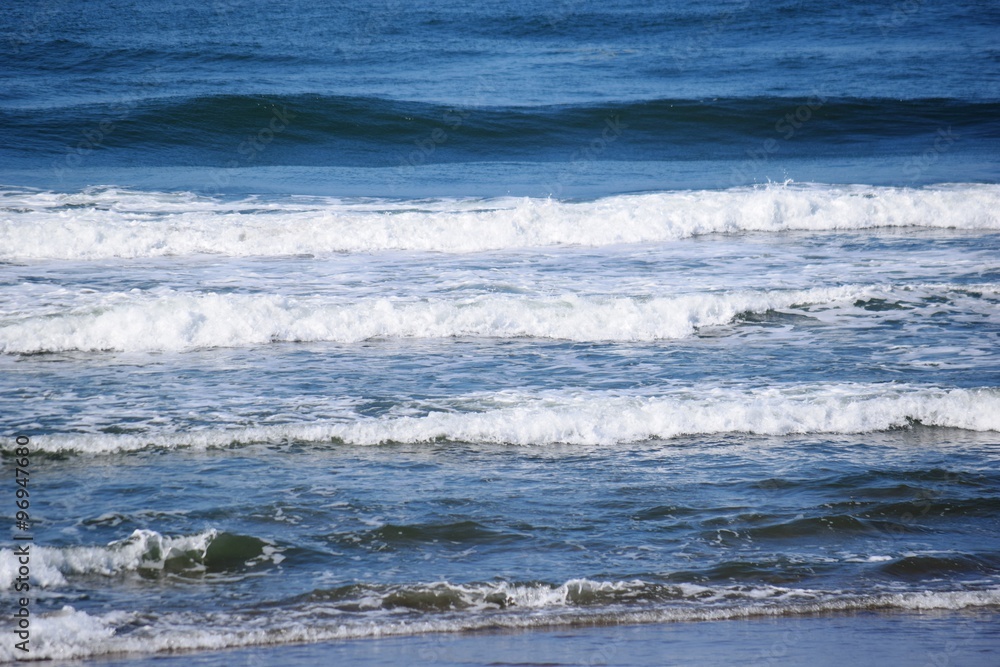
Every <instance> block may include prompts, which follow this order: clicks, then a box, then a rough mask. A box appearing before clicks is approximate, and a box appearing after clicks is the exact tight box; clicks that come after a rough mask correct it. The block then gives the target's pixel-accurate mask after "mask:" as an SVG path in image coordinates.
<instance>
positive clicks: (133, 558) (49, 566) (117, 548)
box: [0, 530, 281, 588]
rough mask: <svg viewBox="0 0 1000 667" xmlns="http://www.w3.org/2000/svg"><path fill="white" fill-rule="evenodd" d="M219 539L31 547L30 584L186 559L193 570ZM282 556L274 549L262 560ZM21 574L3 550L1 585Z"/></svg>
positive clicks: (152, 534)
mask: <svg viewBox="0 0 1000 667" xmlns="http://www.w3.org/2000/svg"><path fill="white" fill-rule="evenodd" d="M218 535H219V533H218V531H216V530H207V531H205V532H202V533H198V534H195V535H180V536H177V537H167V536H164V535H161V534H160V533H158V532H156V531H153V530H136V531H134V532H133V533H132V534H131V535H130V536H129V537H127V538H125V539H122V540H117V541H115V542H111V543H110V544H108V545H107V546H78V547H61V548H60V547H46V546H40V545H32V547H31V584H32V585H33V586H39V587H41V588H54V587H58V586H63V585H65V584H66V578H65V577H66V576H68V575H86V574H99V575H106V576H111V575H115V574H120V573H122V572H130V571H136V570H162V569H163V568H164V566H165V564H166V563H167V561H169V560H171V559H174V558H180V557H183V558H187V559H189V560H190V561H191V567H192V568H194V569H203V568H202V563H203V562H204V560H205V554H206V553H207V552H208V548H209V546H210V545H211V543H212V541H213V540H214V539H215V538H216V537H217V536H218ZM280 556H281V554H280V553H278V552H277V551H276V550H275V549H274V548H273V547H271V548H266V547H265V550H264V553H262V554H261V557H264V558H266V559H268V560H272V561H273V560H274V559H275V558H279V557H280ZM17 572H18V560H17V557H16V555H15V554H14V552H13V551H12V550H11V549H0V585H3V586H4V587H6V588H10V586H12V585H13V582H14V580H15V578H16V577H17Z"/></svg>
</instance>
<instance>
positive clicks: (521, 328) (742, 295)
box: [0, 287, 871, 354]
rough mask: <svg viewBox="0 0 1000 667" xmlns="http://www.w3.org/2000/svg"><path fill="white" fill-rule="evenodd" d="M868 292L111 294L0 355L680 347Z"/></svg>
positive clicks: (1, 348)
mask: <svg viewBox="0 0 1000 667" xmlns="http://www.w3.org/2000/svg"><path fill="white" fill-rule="evenodd" d="M869 291H871V290H870V289H866V288H861V287H831V288H815V289H808V290H760V291H755V290H742V291H735V292H717V293H704V294H689V295H681V296H673V297H660V298H645V299H644V298H631V297H580V296H577V295H574V294H566V295H563V296H561V297H550V298H542V297H528V296H494V295H484V296H480V297H475V298H471V299H463V300H445V299H436V300H430V299H424V300H419V301H412V300H396V299H390V298H381V299H369V300H365V301H360V302H355V303H344V304H341V303H337V302H333V301H330V300H329V299H326V298H322V297H313V298H290V297H281V296H274V295H247V294H214V293H213V294H202V293H198V294H188V293H180V292H162V291H161V292H158V293H155V294H151V293H146V292H138V291H136V292H131V293H120V292H119V293H111V294H99V295H96V298H95V299H93V300H92V301H93V302H92V303H91V304H88V305H85V306H77V307H74V308H71V309H70V310H68V312H63V313H62V314H58V315H56V314H53V313H51V312H45V313H43V314H38V315H33V316H26V317H25V316H23V315H22V316H18V317H17V318H10V317H9V318H7V322H8V323H5V324H3V325H0V352H3V353H7V354H13V353H32V352H56V351H66V350H85V351H93V350H121V351H154V350H156V351H158V350H171V351H179V350H190V349H196V348H211V347H242V346H253V345H262V344H266V343H272V342H282V341H335V342H357V341H361V340H367V339H371V338H446V337H460V336H475V337H497V338H514V337H537V338H555V339H566V340H575V341H601V340H616V341H651V340H661V339H677V338H684V337H687V336H690V335H692V334H694V333H695V331H696V330H697V329H698V328H700V327H705V326H713V325H722V324H727V323H729V322H731V321H732V320H733V319H734V318H735V317H736V316H737V315H739V314H741V313H745V312H756V313H760V312H766V311H769V310H775V309H783V308H788V307H791V306H795V305H799V306H801V305H807V304H823V303H831V302H845V301H846V302H849V301H850V300H852V299H855V298H858V297H859V296H861V295H863V294H866V293H868V292H869Z"/></svg>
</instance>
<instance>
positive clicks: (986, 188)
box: [0, 185, 1000, 260]
mask: <svg viewBox="0 0 1000 667" xmlns="http://www.w3.org/2000/svg"><path fill="white" fill-rule="evenodd" d="M0 205H2V206H3V208H2V209H0V259H7V260H10V259H77V260H89V259H101V258H112V257H158V256H165V255H198V254H221V255H230V256H253V255H288V254H302V253H329V252H373V251H380V250H388V249H403V250H427V251H442V252H476V251H484V250H496V249H505V248H524V247H535V246H554V245H586V246H604V245H610V244H620V243H640V242H659V241H670V240H676V239H682V238H687V237H691V236H697V235H703V234H715V233H727V234H728V233H738V232H745V231H757V232H781V231H790V230H805V231H830V230H852V229H874V228H887V227H925V228H939V229H978V230H998V229H1000V186H996V185H952V186H938V187H928V188H921V189H910V188H889V187H872V186H819V185H813V186H788V185H772V186H768V187H762V188H753V189H745V188H741V189H733V190H725V191H714V190H706V191H686V192H666V193H657V194H646V195H619V196H612V197H607V198H604V199H600V200H597V201H593V202H583V203H567V202H559V201H553V200H548V199H528V198H523V199H513V198H507V199H498V200H486V201H484V200H449V201H436V202H427V201H411V202H394V201H370V200H366V201H343V200H339V199H320V198H308V199H307V198H291V199H284V200H272V201H264V200H260V199H257V198H251V199H247V200H242V201H236V202H231V201H230V202H227V201H222V200H216V199H209V198H204V197H197V196H194V195H191V194H185V193H179V194H178V193H175V194H167V193H156V192H130V191H122V190H115V189H103V190H88V191H84V192H82V193H78V194H68V195H63V194H55V193H49V192H25V191H4V192H0Z"/></svg>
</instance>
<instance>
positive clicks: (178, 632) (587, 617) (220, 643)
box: [0, 580, 1000, 662]
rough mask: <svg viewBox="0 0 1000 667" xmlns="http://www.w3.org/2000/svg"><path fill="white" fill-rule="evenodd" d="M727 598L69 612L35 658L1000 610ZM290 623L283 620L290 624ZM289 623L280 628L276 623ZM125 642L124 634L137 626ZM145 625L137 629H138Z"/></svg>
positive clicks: (943, 596)
mask: <svg viewBox="0 0 1000 667" xmlns="http://www.w3.org/2000/svg"><path fill="white" fill-rule="evenodd" d="M620 585H621V584H610V583H605V582H588V581H586V580H577V581H574V582H568V583H567V584H565V585H564V586H563V587H562V588H572V587H583V586H589V587H593V588H602V587H607V586H620ZM557 593H558V591H557ZM717 594H718V595H719V596H721V597H724V598H728V599H732V598H733V597H737V598H741V599H742V600H743V604H732V603H730V604H725V605H713V604H711V603H704V602H701V603H699V602H698V601H697V600H694V601H690V602H688V603H687V604H673V605H652V606H646V607H645V608H643V609H639V610H636V609H630V608H629V607H628V606H627V605H616V606H614V607H612V608H607V607H604V608H597V609H582V608H568V607H567V606H566V605H565V604H562V603H559V602H558V601H557V602H555V603H554V604H552V605H549V606H548V607H545V608H539V607H533V608H529V609H528V610H526V611H520V610H503V611H492V612H485V613H484V612H473V613H468V612H457V613H456V612H451V613H448V612H445V613H429V614H422V615H421V617H419V618H417V619H398V618H393V617H392V616H384V615H383V616H380V617H378V618H365V616H364V615H363V614H362V615H360V618H357V619H356V620H354V621H353V622H352V621H351V620H348V619H347V618H345V617H344V616H343V615H340V616H334V617H333V618H332V619H331V618H330V617H329V616H328V615H322V614H320V615H311V614H309V613H308V612H306V613H301V612H300V613H295V612H294V610H288V612H289V613H288V614H287V616H286V615H285V614H266V615H260V614H257V615H240V614H231V615H227V614H224V613H216V614H195V613H189V614H165V615H162V616H156V615H153V614H139V613H129V612H111V613H108V614H103V615H90V614H87V613H86V612H83V611H77V610H75V609H74V608H72V607H69V606H66V607H63V609H62V610H61V611H59V612H55V613H52V614H45V615H40V616H35V617H33V619H32V636H31V648H32V653H31V655H30V658H31V659H35V660H52V659H73V658H87V657H94V656H101V655H109V654H126V655H127V654H133V655H135V654H152V653H160V652H169V651H179V650H206V649H224V648H236V647H248V646H280V645H285V644H293V643H314V642H321V641H330V640H336V639H350V638H364V637H386V636H404V635H416V634H428V633H439V632H462V631H472V630H479V629H484V628H510V629H537V628H551V627H558V626H564V625H571V624H581V623H585V624H588V625H618V624H629V623H631V624H636V623H671V622H685V621H716V620H730V619H740V618H755V617H787V616H798V615H804V614H817V613H836V612H843V611H858V610H884V611H925V610H963V609H976V608H989V607H996V606H998V605H1000V589H986V590H980V591H940V592H929V591H924V592H913V593H891V594H882V595H864V596H858V595H841V594H836V593H826V592H822V591H802V592H801V594H804V595H805V597H810V596H811V597H813V598H815V599H814V600H813V601H809V602H794V601H793V602H789V601H788V600H789V599H794V597H795V596H796V593H795V592H794V591H787V592H782V591H780V590H779V589H774V590H760V591H756V590H751V591H749V592H747V591H742V592H738V593H737V594H736V595H729V594H727V591H726V590H720V591H717ZM286 618H287V619H288V620H284V619H286ZM276 619H281V620H276ZM130 626H131V628H134V629H131V628H130V629H131V631H130V632H127V633H120V634H119V632H118V630H119V628H125V627H130ZM136 626H139V627H136ZM12 644H13V642H5V643H4V644H2V645H0V662H12V661H14V660H16V659H19V658H20V656H18V655H15V654H14V651H15V649H14V648H13V646H12Z"/></svg>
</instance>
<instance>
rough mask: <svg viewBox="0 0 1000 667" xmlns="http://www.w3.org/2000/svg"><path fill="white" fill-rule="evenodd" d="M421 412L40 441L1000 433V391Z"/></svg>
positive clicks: (852, 392) (114, 445) (867, 391)
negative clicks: (917, 426) (917, 428)
mask: <svg viewBox="0 0 1000 667" xmlns="http://www.w3.org/2000/svg"><path fill="white" fill-rule="evenodd" d="M452 403H454V405H453V406H451V407H447V406H446V407H445V408H444V409H443V410H442V411H436V412H430V413H428V414H426V415H423V416H405V417H379V418H375V417H360V416H359V417H356V418H353V419H351V420H349V421H336V422H334V421H323V422H312V423H294V424H282V425H269V426H258V427H250V428H241V429H215V430H193V431H187V432H178V431H170V432H151V433H147V434H107V433H86V434H61V435H48V436H46V435H38V436H36V437H35V438H34V439H33V443H34V445H35V447H36V448H38V449H40V450H43V451H49V452H60V451H75V452H84V453H94V454H100V453H114V452H123V451H134V450H140V449H145V448H176V447H193V448H210V447H227V446H231V445H234V444H237V445H245V444H252V443H274V442H285V441H295V442H311V443H330V442H339V443H344V444H350V445H378V444H383V443H431V442H437V441H442V440H443V441H454V442H470V443H484V444H511V445H545V444H576V445H611V444H616V443H623V442H639V441H644V440H652V439H670V438H676V437H680V436H689V435H715V434H726V433H750V434H759V435H789V434H807V433H866V432H874V431H886V430H890V429H895V428H901V427H907V426H910V425H911V424H913V423H914V422H919V423H921V424H923V425H926V426H939V427H947V428H959V429H966V430H971V431H1000V389H997V388H979V389H938V388H926V387H925V388H921V387H912V386H906V385H902V386H901V385H892V384H888V385H879V384H832V385H804V386H796V385H792V386H786V387H781V388H768V389H745V390H740V389H720V388H708V389H705V390H703V391H673V392H670V393H667V394H663V395H660V396H623V395H614V394H607V393H598V392H586V393H583V392H581V393H578V394H572V393H551V394H539V395H519V394H494V395H488V396H470V397H465V398H462V399H459V400H455V401H452Z"/></svg>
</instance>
